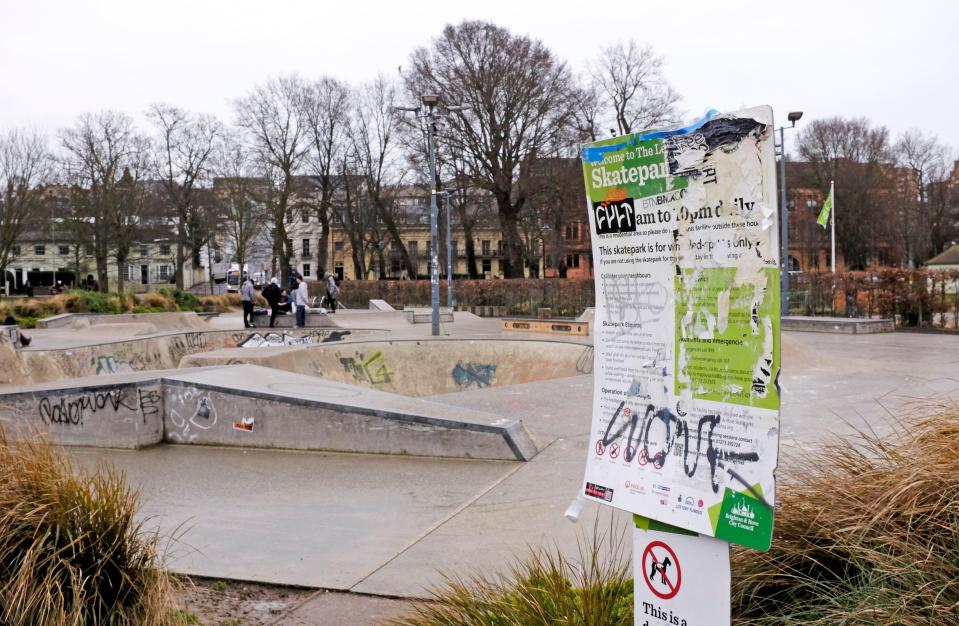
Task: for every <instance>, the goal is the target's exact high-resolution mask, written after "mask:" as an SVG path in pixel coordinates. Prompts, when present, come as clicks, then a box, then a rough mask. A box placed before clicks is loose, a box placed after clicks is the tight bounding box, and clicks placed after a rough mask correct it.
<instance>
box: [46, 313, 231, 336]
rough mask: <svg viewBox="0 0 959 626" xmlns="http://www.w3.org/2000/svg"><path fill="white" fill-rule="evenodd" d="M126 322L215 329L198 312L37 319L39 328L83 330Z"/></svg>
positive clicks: (158, 328) (166, 327)
mask: <svg viewBox="0 0 959 626" xmlns="http://www.w3.org/2000/svg"><path fill="white" fill-rule="evenodd" d="M125 324H150V325H151V326H152V327H153V328H155V329H156V331H158V332H162V331H170V330H198V331H203V330H213V327H212V326H210V325H209V324H207V323H206V321H205V320H203V319H202V318H201V317H200V316H199V315H197V314H196V313H194V312H192V311H189V312H175V313H174V312H171V313H121V314H119V315H104V314H99V313H64V314H63V315H54V316H53V317H47V318H44V319H42V320H38V321H37V328H72V329H74V330H82V329H84V328H88V327H91V326H102V325H110V326H112V327H115V328H116V327H121V326H123V325H125Z"/></svg>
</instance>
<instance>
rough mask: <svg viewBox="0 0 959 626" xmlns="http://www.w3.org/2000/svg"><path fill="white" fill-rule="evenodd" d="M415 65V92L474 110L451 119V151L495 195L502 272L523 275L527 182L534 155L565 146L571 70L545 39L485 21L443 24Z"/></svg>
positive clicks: (409, 82)
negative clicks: (464, 157)
mask: <svg viewBox="0 0 959 626" xmlns="http://www.w3.org/2000/svg"><path fill="white" fill-rule="evenodd" d="M411 65H412V70H411V71H410V72H409V74H408V75H406V88H407V91H408V93H409V94H410V95H412V96H416V97H418V96H419V95H420V94H425V93H436V94H440V95H441V96H442V97H443V100H444V102H446V103H448V104H457V105H465V106H468V107H469V109H468V110H465V111H451V112H450V114H449V115H448V116H447V118H446V119H447V123H448V124H449V129H448V132H447V136H448V140H447V142H448V148H447V149H449V150H453V151H458V152H460V153H463V154H466V155H469V157H470V158H469V160H468V161H467V164H468V167H469V170H470V175H471V178H473V179H474V180H476V181H477V182H478V183H480V184H482V186H483V187H484V188H485V189H487V190H488V191H489V192H490V193H492V194H493V197H494V198H495V199H496V205H497V214H498V217H499V223H500V229H501V231H502V233H503V242H504V250H505V258H504V263H503V270H504V274H505V276H506V277H507V278H516V277H522V276H523V256H524V254H523V248H524V246H523V242H522V239H521V237H520V234H519V229H518V220H519V217H520V214H521V211H522V210H523V205H524V204H525V202H526V199H527V196H526V191H525V189H524V182H525V178H526V177H527V175H528V169H529V166H530V164H531V163H532V162H533V161H534V160H536V159H538V158H541V157H544V156H550V155H552V154H556V153H558V152H559V151H561V150H562V149H563V148H564V147H565V146H566V145H567V143H566V135H567V134H568V126H569V121H570V119H571V111H572V107H571V89H572V77H571V74H570V72H569V70H568V69H567V67H566V65H565V64H564V63H563V62H561V61H560V60H559V59H558V58H557V57H556V55H554V54H553V52H552V51H550V50H549V49H548V48H547V47H546V46H544V45H543V44H542V43H541V42H540V41H536V40H533V39H530V38H529V37H526V36H522V35H514V34H512V33H511V32H509V31H508V30H506V29H505V28H501V27H499V26H496V25H494V24H491V23H489V22H480V21H465V22H462V23H460V24H458V25H455V26H454V25H448V26H446V27H445V28H444V29H443V32H442V33H441V34H440V36H439V37H437V38H436V39H435V40H434V41H433V44H432V46H431V47H430V48H429V49H427V48H419V49H417V50H416V51H414V52H413V54H412V57H411Z"/></svg>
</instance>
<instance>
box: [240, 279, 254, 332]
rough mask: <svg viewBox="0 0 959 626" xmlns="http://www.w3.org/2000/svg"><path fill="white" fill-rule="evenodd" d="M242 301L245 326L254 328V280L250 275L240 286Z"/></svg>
mask: <svg viewBox="0 0 959 626" xmlns="http://www.w3.org/2000/svg"><path fill="white" fill-rule="evenodd" d="M240 302H241V303H242V304H243V327H244V328H253V281H252V280H250V277H249V276H247V277H246V280H245V281H243V286H242V287H240Z"/></svg>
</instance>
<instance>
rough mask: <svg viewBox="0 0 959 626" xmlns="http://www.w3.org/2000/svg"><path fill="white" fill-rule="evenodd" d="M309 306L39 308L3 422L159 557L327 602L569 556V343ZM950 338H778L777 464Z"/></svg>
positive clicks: (938, 385)
mask: <svg viewBox="0 0 959 626" xmlns="http://www.w3.org/2000/svg"><path fill="white" fill-rule="evenodd" d="M587 317H588V316H587ZM329 318H330V319H329V324H327V325H324V326H322V327H316V328H307V329H302V330H300V329H278V330H277V331H276V332H270V329H252V330H244V329H243V327H242V322H241V320H240V316H239V314H238V313H235V314H222V315H220V316H216V317H211V318H206V319H204V318H201V317H199V316H197V315H196V314H192V313H162V314H141V315H126V316H122V315H113V316H63V317H62V318H61V319H56V320H51V321H50V322H48V323H46V324H43V325H44V326H46V327H45V328H38V329H36V330H34V331H31V332H32V335H33V342H32V343H31V345H30V347H28V348H19V349H18V348H15V347H14V346H12V345H11V344H9V343H4V344H0V360H2V363H3V368H2V370H3V376H4V382H5V383H6V384H5V385H4V386H3V388H2V389H0V406H2V407H3V411H2V416H3V417H2V419H3V422H4V428H5V429H6V431H7V432H8V433H11V434H14V435H16V434H24V433H28V432H30V431H31V430H32V429H41V430H43V431H45V432H48V433H49V434H50V437H51V438H52V439H53V440H54V441H56V442H59V443H62V444H66V445H68V446H70V447H69V450H70V453H71V455H72V456H73V457H74V458H75V459H76V460H77V461H78V462H79V463H81V464H83V465H85V466H89V467H95V466H96V464H97V463H98V462H101V461H109V462H110V463H113V464H114V465H116V466H117V467H118V468H120V469H122V470H124V471H125V472H126V473H127V475H128V477H129V479H130V482H131V483H132V484H133V485H135V486H137V487H138V488H139V489H140V492H141V499H142V504H143V515H144V516H145V518H147V519H148V520H149V523H150V524H151V525H153V526H154V527H158V528H159V529H160V530H161V531H162V532H165V533H170V534H173V535H176V536H177V537H178V540H177V541H176V542H174V543H173V544H172V545H171V549H170V552H169V553H168V557H167V558H168V563H169V566H170V567H171V569H172V570H173V571H175V572H178V573H183V574H189V575H196V576H203V577H210V578H216V579H231V580H241V581H256V582H263V583H273V584H282V585H293V586H298V587H305V588H311V589H324V590H335V591H341V592H350V594H351V595H348V596H342V597H341V598H345V599H343V600H341V602H342V603H343V607H345V608H344V609H343V610H346V611H355V612H356V614H362V615H364V619H366V615H367V613H369V611H368V607H369V606H370V603H373V602H377V600H375V597H382V598H393V599H396V598H398V599H402V598H416V597H425V596H426V595H427V593H428V590H429V588H430V587H431V586H432V585H435V584H437V583H439V582H440V581H441V580H442V573H443V572H454V571H455V572H459V573H467V572H471V571H487V572H496V571H501V570H503V569H505V567H506V566H507V564H508V563H509V561H510V559H511V558H512V557H513V556H514V555H517V554H523V553H524V552H525V551H526V550H527V547H528V546H543V545H554V544H555V545H557V546H559V547H560V548H561V549H563V550H566V551H569V552H574V551H575V550H576V542H577V538H578V537H579V536H581V535H582V533H583V531H584V529H589V528H592V526H593V521H594V520H595V519H596V518H597V517H599V518H600V519H601V521H604V520H606V519H608V518H609V516H610V515H616V516H619V514H611V512H610V510H609V509H608V508H606V507H599V506H597V505H595V504H588V505H587V506H586V508H585V510H584V512H583V514H582V516H581V517H580V521H579V524H578V525H576V524H572V523H570V522H569V521H567V520H566V518H565V517H564V515H563V513H564V511H565V509H566V508H567V506H568V505H569V504H570V502H571V501H572V500H573V498H574V497H575V495H576V493H577V491H578V488H579V484H580V481H581V479H582V470H583V460H584V456H585V454H586V450H587V448H588V446H589V445H590V441H589V439H590V436H589V433H588V430H589V423H590V411H591V403H592V387H593V377H592V358H593V355H592V340H591V338H590V337H589V336H588V335H581V336H577V335H566V334H554V333H538V332H516V331H515V330H511V331H506V330H504V329H503V324H502V320H501V319H499V318H481V317H477V316H475V315H472V314H470V313H461V312H457V313H455V315H454V316H453V321H452V322H447V323H444V324H443V325H442V334H441V336H440V337H438V338H434V337H431V336H430V326H429V324H413V323H410V321H409V319H408V316H406V315H405V314H404V313H403V312H402V311H389V310H387V311H343V312H340V313H337V314H336V316H329ZM581 322H582V323H588V319H586V318H584V319H583V320H581ZM956 341H957V339H956V337H954V336H949V335H937V334H918V333H902V332H899V333H889V332H884V333H875V334H872V333H870V334H847V333H843V332H805V331H788V330H787V331H784V332H783V334H782V362H783V373H782V377H781V379H780V384H781V387H782V389H783V407H782V438H781V441H782V443H781V445H782V450H781V452H782V457H783V462H782V464H781V471H788V467H789V462H790V457H791V455H795V453H796V452H797V451H800V450H815V448H816V446H817V444H818V443H820V442H822V441H824V440H825V439H826V438H828V437H830V436H832V435H833V434H837V435H840V436H842V435H849V434H850V433H853V432H855V431H856V430H858V429H867V430H874V431H879V432H881V431H883V430H884V429H888V428H892V424H894V422H895V420H896V418H898V417H900V416H904V415H910V414H914V413H915V412H916V411H918V410H919V407H920V406H924V407H925V408H924V410H925V411H929V405H930V404H936V403H945V402H948V401H950V400H952V401H954V400H955V399H956V398H957V397H959V381H957V380H955V379H954V378H952V375H951V372H952V371H954V368H955V364H956V360H957V359H959V357H956V356H955V355H956V350H955V347H956ZM28 381H29V382H28ZM619 517H622V518H623V519H624V520H625V519H626V518H625V515H623V516H619ZM371 598H372V599H371ZM323 601H326V600H324V598H323V597H319V596H318V597H317V598H316V599H315V600H312V601H311V602H312V605H311V602H307V603H306V604H304V605H303V606H299V607H297V606H291V607H287V609H288V610H287V611H286V612H284V613H283V615H282V616H281V617H280V618H278V619H279V620H280V621H277V622H276V623H291V624H293V623H301V622H298V621H296V620H297V619H307V618H306V617H304V616H309V615H312V613H311V611H314V612H322V611H321V608H320V607H319V606H318V603H321V602H323ZM382 602H385V603H387V605H388V607H387V608H388V609H389V610H393V611H395V610H398V607H400V606H402V602H401V601H399V600H383V601H382ZM350 607H367V608H366V609H364V608H353V609H351V608H350ZM317 614H319V613H317ZM302 623H322V622H305V621H304V622H302ZM330 623H334V622H330ZM353 623H365V622H361V621H356V622H353ZM370 623H373V622H370Z"/></svg>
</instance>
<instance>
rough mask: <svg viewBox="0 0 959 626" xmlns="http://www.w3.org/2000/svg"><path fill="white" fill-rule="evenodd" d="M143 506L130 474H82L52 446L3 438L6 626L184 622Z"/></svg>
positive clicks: (0, 472) (2, 602)
mask: <svg viewBox="0 0 959 626" xmlns="http://www.w3.org/2000/svg"><path fill="white" fill-rule="evenodd" d="M137 507H138V496H137V493H136V492H135V491H131V490H130V489H128V488H127V485H126V483H125V482H124V478H123V475H122V474H119V473H117V472H115V471H113V470H112V469H108V468H106V467H100V468H98V469H97V471H96V472H93V473H87V472H75V471H74V470H73V468H71V466H70V464H69V462H68V461H67V460H66V456H65V455H64V453H63V452H62V451H60V450H59V449H57V448H55V447H53V446H52V445H51V444H50V443H49V442H47V441H45V440H44V439H41V438H35V439H31V440H28V441H22V442H11V441H8V440H7V439H6V437H5V436H4V435H3V433H2V431H0V623H3V624H37V625H42V626H86V625H98V624H110V625H114V626H127V625H129V626H133V625H142V626H167V625H173V624H177V623H183V622H182V621H179V622H178V621H177V617H176V613H175V608H176V607H175V606H174V605H173V595H172V591H173V590H172V583H171V580H170V579H169V577H168V576H167V574H166V573H165V572H164V571H163V570H162V568H161V564H160V557H159V555H158V552H157V543H158V540H159V537H158V536H157V535H156V534H150V533H146V532H144V530H143V528H142V526H141V523H140V522H138V521H137V520H136V518H135V516H136V511H137Z"/></svg>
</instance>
